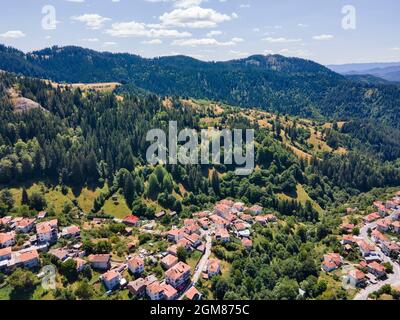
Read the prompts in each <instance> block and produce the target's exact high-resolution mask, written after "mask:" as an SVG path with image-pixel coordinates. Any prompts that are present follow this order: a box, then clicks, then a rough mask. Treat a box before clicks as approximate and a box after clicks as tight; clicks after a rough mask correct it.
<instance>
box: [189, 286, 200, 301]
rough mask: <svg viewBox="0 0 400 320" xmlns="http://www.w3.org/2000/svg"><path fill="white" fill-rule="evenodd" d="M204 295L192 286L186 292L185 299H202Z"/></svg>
mask: <svg viewBox="0 0 400 320" xmlns="http://www.w3.org/2000/svg"><path fill="white" fill-rule="evenodd" d="M202 297H203V295H202V294H201V293H200V292H199V290H197V289H196V288H195V287H191V288H190V289H189V290H188V291H186V293H185V299H187V300H191V301H195V300H201V298H202Z"/></svg>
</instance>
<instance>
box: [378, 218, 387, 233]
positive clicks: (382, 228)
mask: <svg viewBox="0 0 400 320" xmlns="http://www.w3.org/2000/svg"><path fill="white" fill-rule="evenodd" d="M390 224H391V222H390V221H388V220H386V219H382V220H379V221H377V222H376V229H377V230H378V231H380V232H388V231H389V228H390Z"/></svg>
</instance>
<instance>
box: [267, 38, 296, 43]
mask: <svg viewBox="0 0 400 320" xmlns="http://www.w3.org/2000/svg"><path fill="white" fill-rule="evenodd" d="M263 40H264V41H267V42H270V43H291V42H300V41H302V39H288V38H284V37H280V38H272V37H268V38H265V39H263Z"/></svg>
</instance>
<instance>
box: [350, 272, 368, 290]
mask: <svg viewBox="0 0 400 320" xmlns="http://www.w3.org/2000/svg"><path fill="white" fill-rule="evenodd" d="M348 280H349V283H350V284H351V285H352V286H353V287H355V288H362V287H364V286H365V284H366V281H367V277H366V275H365V273H364V272H362V271H360V270H358V269H354V270H351V271H350V272H349V275H348Z"/></svg>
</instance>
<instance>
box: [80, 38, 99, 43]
mask: <svg viewBox="0 0 400 320" xmlns="http://www.w3.org/2000/svg"><path fill="white" fill-rule="evenodd" d="M81 41H85V42H98V41H99V39H97V38H84V39H81Z"/></svg>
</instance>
